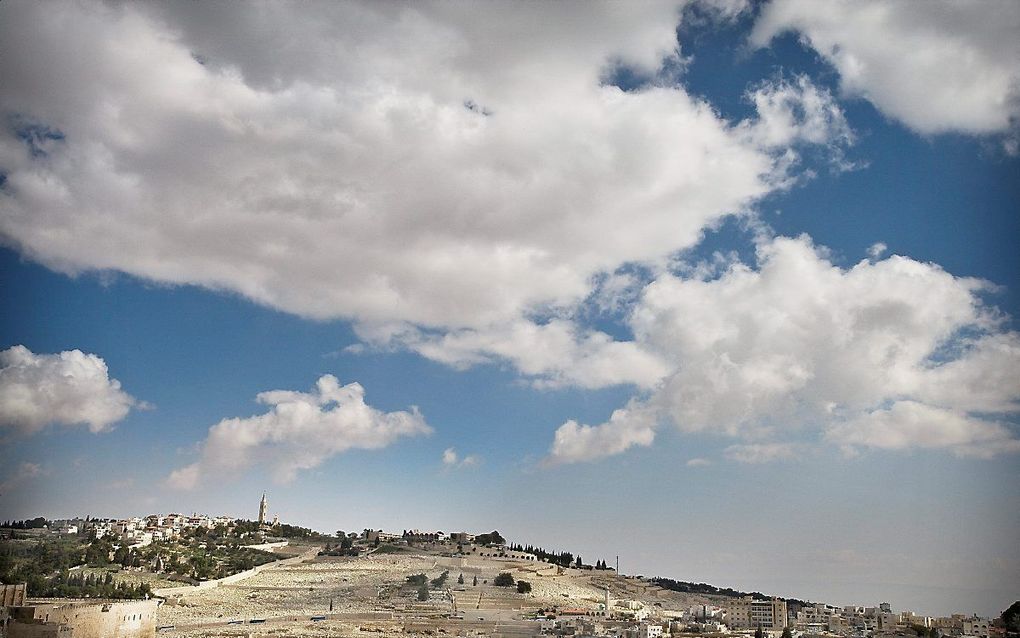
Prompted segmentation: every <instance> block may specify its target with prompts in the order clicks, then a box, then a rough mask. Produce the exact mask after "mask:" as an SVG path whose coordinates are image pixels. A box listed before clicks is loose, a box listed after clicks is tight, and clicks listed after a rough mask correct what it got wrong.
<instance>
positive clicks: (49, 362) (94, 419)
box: [0, 346, 137, 435]
mask: <svg viewBox="0 0 1020 638" xmlns="http://www.w3.org/2000/svg"><path fill="white" fill-rule="evenodd" d="M136 404H137V402H136V401H135V399H134V398H133V397H131V396H130V395H129V394H127V393H126V392H124V391H123V390H121V388H120V382H119V381H117V380H116V379H111V378H110V376H109V371H108V370H107V368H106V362H105V361H103V359H102V358H101V357H98V356H96V355H94V354H86V353H84V352H82V351H80V350H68V351H64V352H60V353H58V354H35V353H33V352H32V351H31V350H29V349H28V348H26V347H25V346H14V347H11V348H8V349H7V350H4V351H2V352H0V427H4V428H9V429H10V430H12V431H14V432H17V433H19V434H23V435H27V434H34V433H36V432H38V431H40V430H42V429H43V428H44V427H46V426H47V425H50V424H60V425H86V426H88V428H89V430H90V431H91V432H105V431H107V430H110V429H111V428H112V427H113V424H114V423H116V422H117V421H120V420H121V419H123V418H124V417H125V416H127V414H128V412H129V411H130V410H131V407H132V406H134V405H136Z"/></svg>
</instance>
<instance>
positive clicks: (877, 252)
mask: <svg viewBox="0 0 1020 638" xmlns="http://www.w3.org/2000/svg"><path fill="white" fill-rule="evenodd" d="M887 250H889V247H888V246H886V245H885V244H884V243H882V242H880V241H876V242H875V243H874V244H872V245H871V246H869V247H868V256H869V257H871V258H872V259H878V258H879V257H881V256H882V255H884V254H885V251H887Z"/></svg>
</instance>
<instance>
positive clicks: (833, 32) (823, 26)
mask: <svg viewBox="0 0 1020 638" xmlns="http://www.w3.org/2000/svg"><path fill="white" fill-rule="evenodd" d="M787 31H795V32H797V33H799V34H800V35H801V37H802V39H803V40H804V41H805V42H806V43H807V44H808V45H809V46H810V47H812V48H813V49H814V50H815V51H817V52H818V54H819V55H821V56H822V57H823V58H824V59H825V60H827V61H828V62H829V63H830V64H832V65H833V66H834V67H835V68H836V70H837V71H838V72H839V77H840V88H841V90H842V91H843V93H844V94H846V95H848V96H860V97H863V98H865V99H867V100H868V101H870V102H872V103H873V104H874V105H875V106H876V107H878V109H879V110H881V111H882V112H883V113H885V114H887V115H889V116H891V117H893V118H895V119H897V120H900V121H901V122H903V123H905V124H906V125H907V126H909V127H910V128H912V129H914V130H916V131H918V132H921V133H941V132H946V131H959V132H963V133H973V134H987V133H1001V132H1006V131H1008V130H1009V129H1010V128H1011V127H1014V126H1015V122H1016V119H1017V116H1018V115H1020V92H1018V91H1020V38H1017V37H1016V36H1017V33H1018V32H1020V4H1018V3H1016V2H974V1H970V2H968V1H959V0H933V1H931V2H926V3H924V8H923V10H918V7H917V5H915V4H913V3H909V2H898V1H896V0H871V1H870V2H867V3H853V2H840V1H838V0H828V1H824V0H773V1H772V2H770V3H769V4H767V5H765V6H764V7H763V8H762V10H761V13H760V14H759V16H758V19H757V22H756V24H755V26H754V30H753V32H752V35H751V42H752V44H754V45H756V46H766V45H768V43H769V42H770V41H771V40H772V39H773V38H774V37H776V36H777V35H779V34H782V33H784V32H787Z"/></svg>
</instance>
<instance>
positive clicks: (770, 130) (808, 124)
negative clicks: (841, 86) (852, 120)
mask: <svg viewBox="0 0 1020 638" xmlns="http://www.w3.org/2000/svg"><path fill="white" fill-rule="evenodd" d="M747 98H748V99H749V100H750V101H751V103H753V104H754V106H755V110H756V111H757V112H758V117H757V119H755V120H748V121H745V122H742V123H741V127H742V128H743V129H744V130H745V131H746V132H747V134H748V135H750V136H751V137H752V138H753V139H754V140H755V142H757V143H758V144H759V145H761V146H763V147H766V148H769V147H771V148H776V147H786V146H790V145H792V144H795V143H808V144H824V145H831V146H841V145H849V144H851V143H853V139H854V137H853V133H852V132H851V130H850V125H849V124H847V121H846V116H845V115H844V114H843V109H842V108H840V106H839V105H838V104H837V103H836V100H835V99H834V98H833V97H832V94H831V93H830V92H829V90H828V89H825V88H822V87H818V86H816V85H815V84H814V83H813V82H812V81H811V80H810V78H808V77H807V76H806V75H799V76H797V77H796V78H794V80H793V81H790V80H787V79H783V78H779V79H774V80H769V81H766V82H762V83H761V84H759V85H758V86H756V87H754V88H753V89H751V90H749V91H748V93H747Z"/></svg>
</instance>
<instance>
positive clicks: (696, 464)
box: [687, 458, 712, 467]
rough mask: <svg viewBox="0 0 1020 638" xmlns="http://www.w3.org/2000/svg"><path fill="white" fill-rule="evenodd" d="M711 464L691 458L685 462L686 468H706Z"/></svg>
mask: <svg viewBox="0 0 1020 638" xmlns="http://www.w3.org/2000/svg"><path fill="white" fill-rule="evenodd" d="M711 464H712V461H709V460H708V459H702V458H693V459H688V460H687V467H707V466H709V465H711Z"/></svg>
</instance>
